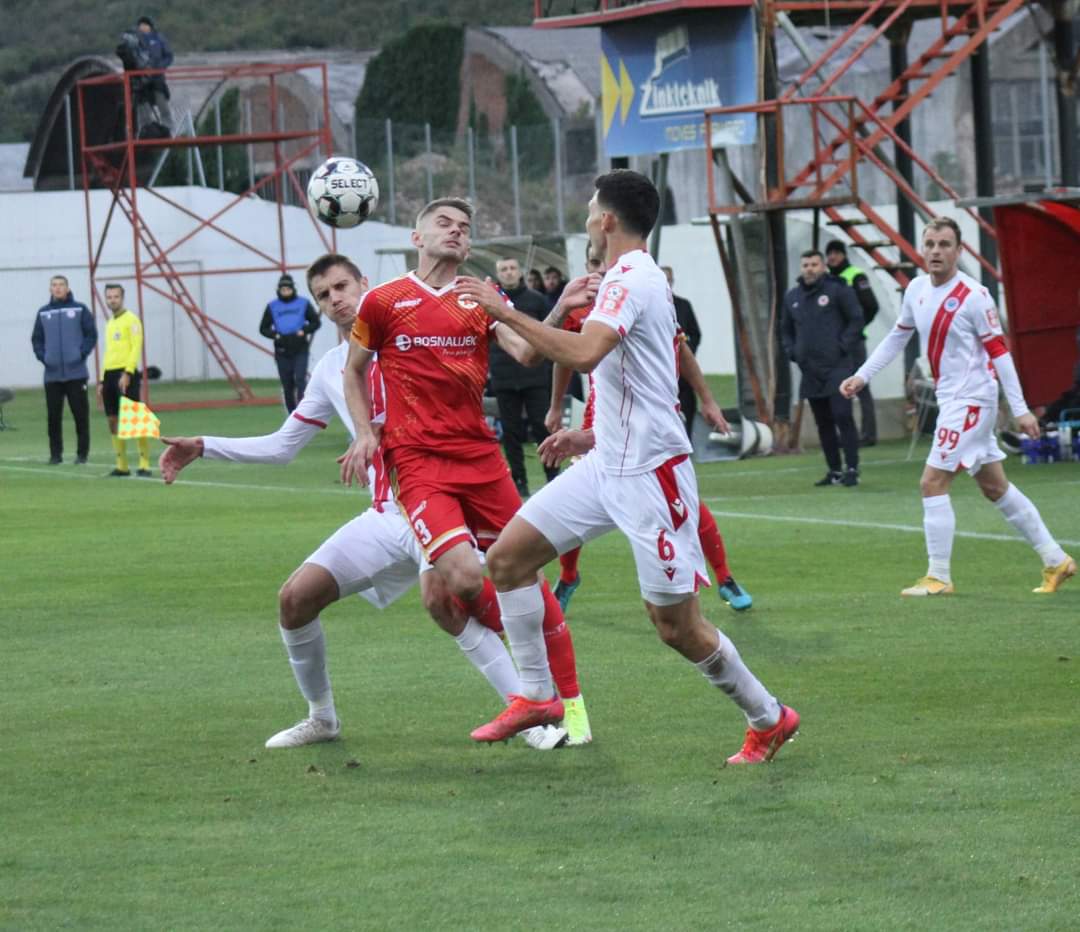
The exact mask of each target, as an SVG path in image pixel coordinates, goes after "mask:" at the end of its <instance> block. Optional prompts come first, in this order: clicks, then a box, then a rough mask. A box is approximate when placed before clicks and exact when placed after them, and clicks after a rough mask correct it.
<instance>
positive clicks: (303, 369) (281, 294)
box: [259, 274, 322, 412]
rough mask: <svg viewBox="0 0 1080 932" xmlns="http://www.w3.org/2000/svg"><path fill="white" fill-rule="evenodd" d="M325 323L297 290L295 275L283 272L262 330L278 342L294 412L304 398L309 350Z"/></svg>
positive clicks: (281, 372) (285, 389)
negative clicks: (316, 333)
mask: <svg viewBox="0 0 1080 932" xmlns="http://www.w3.org/2000/svg"><path fill="white" fill-rule="evenodd" d="M321 323H322V322H321V321H320V320H319V313H318V311H316V310H315V308H314V307H313V306H312V304H311V302H310V301H309V300H308V299H307V298H303V297H300V296H299V295H298V294H297V293H296V284H295V283H294V282H293V278H292V276H291V275H289V274H284V275H282V276H281V278H279V279H278V286H277V298H275V299H274V300H273V301H271V302H270V303H269V304H268V305H266V310H265V311H263V316H262V323H261V324H260V325H259V333H261V334H262V335H263V336H264V337H266V338H267V339H268V340H273V341H274V360H275V361H276V362H277V368H278V377H279V378H280V379H281V394H282V398H283V400H284V402H285V409H286V410H287V411H290V412H291V411H293V409H294V408H296V406H297V404H298V403H299V402H300V399H301V398H303V397H304V387H305V386H306V385H307V371H308V353H309V350H310V347H311V340H312V338H313V336H314V335H315V331H316V330H318V329H319V326H320V324H321Z"/></svg>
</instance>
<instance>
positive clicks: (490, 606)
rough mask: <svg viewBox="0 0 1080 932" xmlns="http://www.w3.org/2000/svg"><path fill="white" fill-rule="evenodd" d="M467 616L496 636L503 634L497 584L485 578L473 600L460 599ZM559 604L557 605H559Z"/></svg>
mask: <svg viewBox="0 0 1080 932" xmlns="http://www.w3.org/2000/svg"><path fill="white" fill-rule="evenodd" d="M459 601H460V602H461V604H462V605H463V606H464V607H465V611H466V613H467V614H469V615H471V616H472V617H473V618H475V619H476V620H477V621H478V622H480V624H482V625H483V626H484V627H485V628H490V629H491V630H492V631H494V632H495V633H496V634H502V630H503V626H502V613H501V612H500V611H499V599H498V597H497V596H496V595H495V584H494V583H493V582H492V581H491V580H490V579H489V578H488V577H487V576H485V577H484V588H483V589H481V590H480V594H479V595H478V596H475V597H474V598H472V599H460V600H459ZM557 604H558V603H556V605H557Z"/></svg>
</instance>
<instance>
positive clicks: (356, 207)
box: [307, 156, 379, 230]
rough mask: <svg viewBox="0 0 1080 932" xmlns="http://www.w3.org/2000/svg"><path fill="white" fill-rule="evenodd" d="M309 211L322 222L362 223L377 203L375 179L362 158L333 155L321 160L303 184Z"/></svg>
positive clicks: (339, 225) (344, 225) (342, 226)
mask: <svg viewBox="0 0 1080 932" xmlns="http://www.w3.org/2000/svg"><path fill="white" fill-rule="evenodd" d="M307 196H308V205H309V206H310V207H311V212H312V213H313V214H315V216H316V217H318V218H319V219H320V220H321V221H322V222H323V223H327V224H329V225H330V226H332V227H337V228H338V229H339V230H340V229H346V228H348V227H354V226H357V225H358V224H361V223H363V222H364V221H365V220H367V218H368V217H370V216H371V215H372V214H373V213H374V212H375V208H376V207H377V206H378V204H379V182H378V181H377V180H376V179H375V174H374V172H372V170H371V169H370V168H368V167H367V166H366V165H365V164H364V163H363V162H358V161H356V159H348V158H343V157H340V156H334V157H333V158H330V159H327V160H326V161H325V162H323V163H322V165H320V166H319V167H318V168H317V169H315V171H314V173H313V174H312V176H311V180H310V181H309V182H308V186H307Z"/></svg>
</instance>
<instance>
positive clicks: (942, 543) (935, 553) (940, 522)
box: [922, 495, 956, 583]
mask: <svg viewBox="0 0 1080 932" xmlns="http://www.w3.org/2000/svg"><path fill="white" fill-rule="evenodd" d="M922 504H923V530H924V531H925V533H926V555H927V556H928V557H929V565H928V568H927V570H926V575H927V576H933V577H934V579H940V580H941V581H942V582H945V583H947V582H952V576H951V575H950V564H951V562H952V545H953V536H954V535H955V534H956V514H955V512H954V511H953V507H952V500H951V499H950V498H949V496H948V495H931V496H929V497H928V498H924V499H923V500H922Z"/></svg>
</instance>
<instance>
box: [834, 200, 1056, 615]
mask: <svg viewBox="0 0 1080 932" xmlns="http://www.w3.org/2000/svg"><path fill="white" fill-rule="evenodd" d="M922 254H923V258H925V259H926V265H927V269H928V271H929V274H928V275H920V276H918V277H917V278H916V279H915V280H914V281H912V282H911V284H910V285H908V287H907V290H906V291H905V292H904V300H903V305H902V307H901V310H900V317H899V318H898V320H897V321H896V324H895V325H894V326H893V328H892V330H890V331H889V333H888V334H886V336H885V339H884V340H882V341H881V343H880V344H879V345H878V347H877V349H875V350H874V352H873V354H872V355H871V356H870V358H869V359H867V360H866V362H865V363H863V364H862V366H860V367H859V369H858V371H857V372H855V374H854V375H852V376H851V377H850V378H848V379H846V380H845V381H844V382H843V383H842V384H841V386H840V391H841V392H842V393H843V394H844V395H845V396H846V397H848V398H852V397H854V396H855V395H856V394H858V393H859V392H860V391H861V390H862V388H863V387H864V386H865V385H866V384H867V383H868V382H869V381H870V380H871V379H872V378H873V377H874V376H875V375H876V374H877V373H878V372H880V371H881V370H882V369H883V368H884V367H885V366H886V365H888V364H889V362H891V361H892V359H893V358H894V357H896V356H897V354H899V353H900V352H901V350H903V348H904V346H906V345H907V342H908V340H909V339H910V338H911V335H912V333H913V332H914V331H916V330H917V331H918V332H919V342H920V344H921V348H922V353H923V355H924V356H926V357H927V359H928V360H929V362H930V370H931V372H932V374H933V376H934V384H935V388H936V392H937V401H938V419H937V424H936V425H935V429H934V441H933V443H932V444H931V447H930V454H929V456H927V458H926V467H925V468H924V469H923V474H922V479H921V481H920V483H919V485H920V489H921V491H922V496H923V498H922V501H923V528H924V530H925V533H926V551H927V554H928V556H929V566H928V567H927V570H926V575H925V576H923V577H922V578H921V579H919V580H917V581H916V582H915V583H914V585H912V586H909V587H908V588H907V589H904V590H902V591H901V593H900V594H901V595H905V596H927V595H947V594H949V593H951V592H953V591H954V586H953V581H952V571H951V567H950V561H951V556H952V545H953V537H954V535H955V532H956V516H955V514H954V513H953V508H952V502H951V500H950V499H949V489H950V488H951V486H952V481H953V478H954V477H955V476H956V474H957V473H958V472H959V471H960V470H961V469H965V470H967V472H968V473H969V474H970V475H971V476H973V477H974V479H975V481H976V482H977V483H978V485H979V488H980V489H981V490H982V493H983V495H985V496H986V497H987V498H988V499H989V500H990V501H992V502H993V503H994V505H996V506H997V508H998V510H999V511H1000V512H1001V514H1002V517H1004V518H1005V520H1006V521H1008V522H1009V524H1011V525H1012V526H1013V527H1014V528H1015V529H1016V530H1017V531H1019V532H1020V533H1021V534H1022V535H1023V536H1024V538H1025V539H1026V540H1027V541H1028V543H1030V544H1031V546H1032V547H1034V548H1035V551H1036V553H1038V555H1039V557H1040V558H1041V559H1042V562H1043V572H1042V584H1041V585H1039V586H1038V587H1037V588H1036V589H1035V590H1034V591H1035V592H1038V593H1049V592H1056V591H1057V590H1058V588H1059V587H1060V586H1061V584H1062V583H1063V582H1065V580H1066V579H1068V578H1069V577H1070V576H1072V575H1073V574H1075V573H1076V561H1075V560H1073V559H1072V557H1070V556H1069V555H1068V554H1067V553H1065V551H1064V550H1062V549H1061V546H1060V545H1059V544H1058V543H1057V541H1055V540H1054V538H1053V537H1051V536H1050V532H1049V531H1048V530H1047V529H1046V525H1045V524H1044V523H1043V520H1042V517H1041V516H1040V515H1039V512H1038V509H1037V508H1036V507H1035V506H1034V505H1033V504H1032V503H1031V501H1030V499H1028V498H1027V496H1025V495H1024V493H1023V492H1021V491H1020V490H1019V489H1018V488H1017V487H1016V486H1015V485H1012V484H1011V483H1010V482H1009V480H1008V479H1007V478H1006V476H1005V470H1004V469H1003V468H1002V466H1001V461H1002V460H1004V459H1005V454H1004V453H1003V452H1002V451H1001V449H1000V448H999V447H998V444H997V439H996V437H995V436H994V425H995V423H996V421H997V412H998V383H999V382H1000V384H1001V387H1002V388H1003V389H1004V390H1005V397H1006V398H1007V399H1008V401H1009V408H1010V409H1011V410H1012V413H1013V417H1015V418H1016V422H1017V424H1018V426H1019V427H1020V429H1021V430H1022V431H1023V432H1024V433H1025V434H1027V435H1028V436H1029V437H1033V438H1034V437H1038V436H1039V424H1038V421H1037V419H1036V418H1035V415H1033V414H1032V413H1031V412H1030V411H1028V406H1027V402H1025V401H1024V393H1023V391H1022V390H1021V388H1020V380H1019V378H1018V377H1017V375H1016V367H1015V366H1014V365H1013V360H1012V356H1011V354H1010V353H1009V349H1008V346H1007V345H1006V343H1005V336H1004V333H1003V332H1002V329H1001V322H1000V321H999V319H998V314H997V306H996V304H995V303H994V299H993V298H992V297H991V296H990V294H989V292H988V291H987V290H986V289H985V288H984V287H983V286H982V285H981V284H979V282H977V281H975V279H973V278H972V277H971V276H969V275H965V274H964V273H963V272H961V271H960V270H959V261H960V227H959V226H958V225H957V223H956V221H954V220H951V219H949V218H948V217H938V218H937V219H935V220H931V221H930V222H929V223H928V224H927V225H926V228H925V229H924V231H923V238H922Z"/></svg>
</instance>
